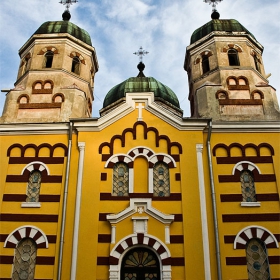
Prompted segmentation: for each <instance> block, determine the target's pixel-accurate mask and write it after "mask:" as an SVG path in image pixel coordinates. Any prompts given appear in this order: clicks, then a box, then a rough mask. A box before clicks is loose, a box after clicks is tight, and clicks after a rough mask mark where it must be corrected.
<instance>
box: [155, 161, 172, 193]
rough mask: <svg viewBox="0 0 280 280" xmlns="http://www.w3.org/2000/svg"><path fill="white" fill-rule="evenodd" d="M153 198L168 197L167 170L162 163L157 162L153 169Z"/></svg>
mask: <svg viewBox="0 0 280 280" xmlns="http://www.w3.org/2000/svg"><path fill="white" fill-rule="evenodd" d="M153 186H154V196H160V197H162V196H169V195H170V185H169V168H168V165H167V164H166V163H164V162H157V163H156V164H155V165H154V169H153Z"/></svg>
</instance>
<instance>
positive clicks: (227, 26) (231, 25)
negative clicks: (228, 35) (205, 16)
mask: <svg viewBox="0 0 280 280" xmlns="http://www.w3.org/2000/svg"><path fill="white" fill-rule="evenodd" d="M213 31H225V32H245V34H248V35H251V36H252V37H253V38H254V39H255V40H256V38H255V37H254V35H253V34H252V33H250V32H249V31H248V30H247V29H246V28H245V27H244V26H243V25H242V24H240V23H239V22H238V21H237V20H235V19H212V20H211V21H209V22H208V23H206V24H204V25H203V26H201V27H200V28H198V29H196V30H195V31H194V32H193V34H192V36H191V44H193V43H195V42H196V41H198V40H200V39H201V38H203V37H204V36H206V35H208V34H210V33H211V32H213Z"/></svg>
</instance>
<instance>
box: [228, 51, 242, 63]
mask: <svg viewBox="0 0 280 280" xmlns="http://www.w3.org/2000/svg"><path fill="white" fill-rule="evenodd" d="M228 61H229V65H230V66H239V65H240V63H239V58H238V52H237V50H235V49H229V50H228Z"/></svg>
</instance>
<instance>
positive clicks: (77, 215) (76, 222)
mask: <svg viewBox="0 0 280 280" xmlns="http://www.w3.org/2000/svg"><path fill="white" fill-rule="evenodd" d="M78 148H79V167H78V178H77V190H76V205H75V220H74V233H73V244H72V263H71V280H76V271H77V258H78V239H79V224H80V210H81V194H82V182H83V170H84V156H85V142H78Z"/></svg>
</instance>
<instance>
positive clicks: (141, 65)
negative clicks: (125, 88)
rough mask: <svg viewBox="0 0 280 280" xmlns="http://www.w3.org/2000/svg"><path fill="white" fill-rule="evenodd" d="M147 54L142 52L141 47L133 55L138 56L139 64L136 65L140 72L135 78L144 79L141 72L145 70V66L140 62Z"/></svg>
mask: <svg viewBox="0 0 280 280" xmlns="http://www.w3.org/2000/svg"><path fill="white" fill-rule="evenodd" d="M148 53H149V52H147V51H145V50H143V48H142V47H140V48H139V50H138V51H137V52H135V53H133V54H135V55H138V56H139V60H140V62H139V64H138V65H137V68H138V70H139V71H140V72H139V74H138V76H137V77H145V75H144V73H143V71H144V69H145V64H144V63H143V62H142V60H143V56H144V55H146V54H148Z"/></svg>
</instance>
